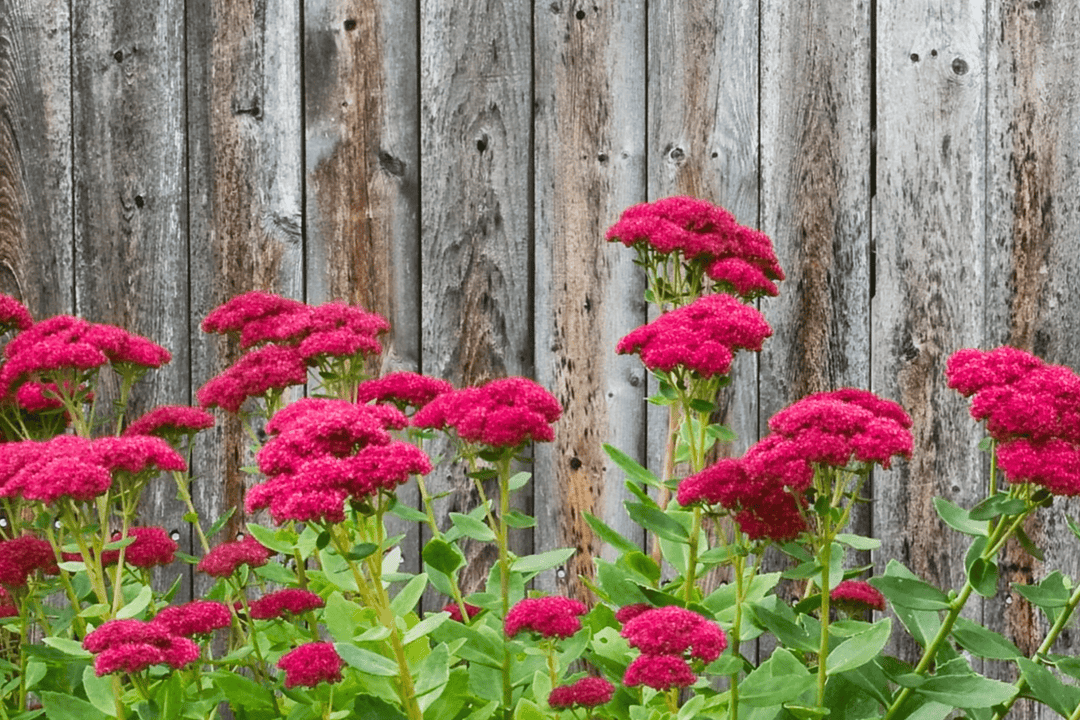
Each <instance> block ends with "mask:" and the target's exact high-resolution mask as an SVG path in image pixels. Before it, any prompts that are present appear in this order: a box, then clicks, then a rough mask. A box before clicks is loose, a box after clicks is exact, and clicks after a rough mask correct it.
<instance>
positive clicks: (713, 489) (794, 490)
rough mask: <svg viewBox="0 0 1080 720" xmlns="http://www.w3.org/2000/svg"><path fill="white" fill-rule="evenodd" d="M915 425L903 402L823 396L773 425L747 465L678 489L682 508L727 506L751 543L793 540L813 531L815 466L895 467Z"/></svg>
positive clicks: (906, 453) (863, 394)
mask: <svg viewBox="0 0 1080 720" xmlns="http://www.w3.org/2000/svg"><path fill="white" fill-rule="evenodd" d="M911 425H912V421H911V418H910V417H909V416H908V415H907V413H905V412H904V410H903V409H902V408H901V407H900V406H899V405H897V404H896V403H894V402H892V401H890V400H884V399H882V398H880V397H878V396H876V395H874V394H873V393H870V392H868V391H866V390H857V389H853V388H845V389H842V390H837V391H834V392H828V393H816V394H814V395H809V396H807V397H805V398H803V399H802V400H799V401H798V402H796V403H794V404H792V405H790V406H788V407H787V408H785V409H784V410H781V411H780V412H778V413H777V414H776V415H774V416H773V417H772V419H770V420H769V429H770V430H772V433H771V434H769V435H767V436H765V437H764V438H762V439H761V440H760V441H759V442H757V443H756V444H755V445H753V446H752V447H751V448H750V449H749V450H748V451H747V452H746V454H745V455H744V456H743V457H742V458H724V459H721V460H720V461H718V462H717V463H715V464H713V465H711V466H709V467H707V468H705V469H704V470H702V471H701V472H699V473H697V474H695V475H691V476H690V477H688V478H686V479H685V480H683V481H682V482H681V483H680V484H679V490H678V500H679V504H680V505H683V506H687V505H693V504H705V505H721V506H723V507H724V508H726V509H728V510H731V511H732V512H734V513H735V520H736V521H737V522H738V523H739V527H740V529H742V531H743V532H745V533H746V534H747V535H748V536H749V537H750V538H751V539H754V540H757V539H769V540H776V541H783V540H790V539H792V538H794V537H796V536H797V535H798V534H799V533H800V532H802V531H803V530H805V529H806V522H805V520H804V519H803V516H802V513H801V512H800V505H802V504H804V503H805V499H804V495H803V494H804V493H805V492H806V491H807V490H808V489H809V488H810V486H811V485H812V483H813V480H814V465H815V464H817V465H825V466H832V467H841V468H842V467H848V466H849V465H850V464H851V463H852V462H853V461H854V462H858V463H867V464H869V463H876V464H880V465H882V466H883V467H889V464H890V463H891V461H892V458H893V457H895V456H898V455H899V456H902V457H910V456H911V449H912V444H913V441H912V437H911V430H910V428H911Z"/></svg>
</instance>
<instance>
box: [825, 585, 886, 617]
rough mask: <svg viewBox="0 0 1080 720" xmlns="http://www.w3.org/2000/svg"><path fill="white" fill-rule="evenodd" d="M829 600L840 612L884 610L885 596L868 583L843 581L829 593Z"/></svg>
mask: <svg viewBox="0 0 1080 720" xmlns="http://www.w3.org/2000/svg"><path fill="white" fill-rule="evenodd" d="M829 599H830V600H831V601H832V602H833V603H835V604H836V606H837V607H839V608H840V609H841V610H846V611H848V612H860V611H863V610H878V611H881V612H884V610H885V596H884V595H882V594H881V592H880V591H879V590H878V589H877V588H875V587H874V586H873V585H871V584H870V583H868V582H864V581H862V580H844V581H843V582H841V583H840V584H839V585H837V586H836V587H834V588H833V589H832V590H831V591H830V592H829Z"/></svg>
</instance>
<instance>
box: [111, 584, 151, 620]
mask: <svg viewBox="0 0 1080 720" xmlns="http://www.w3.org/2000/svg"><path fill="white" fill-rule="evenodd" d="M153 597H154V589H153V588H151V587H150V586H149V585H143V587H142V590H140V591H139V594H138V595H136V596H135V598H134V599H133V600H132V601H131V602H129V603H128V604H127V605H125V606H124V607H122V608H120V609H119V610H117V612H116V617H117V618H118V619H126V618H133V617H135V616H136V615H138V614H139V613H141V612H142V611H143V610H145V609H146V608H147V607H148V606H149V605H150V600H151V599H153Z"/></svg>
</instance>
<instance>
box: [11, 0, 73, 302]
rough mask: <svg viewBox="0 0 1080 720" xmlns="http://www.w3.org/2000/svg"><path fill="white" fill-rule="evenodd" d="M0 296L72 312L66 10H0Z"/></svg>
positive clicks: (52, 6)
mask: <svg viewBox="0 0 1080 720" xmlns="http://www.w3.org/2000/svg"><path fill="white" fill-rule="evenodd" d="M0 115H2V116H3V117H4V118H5V121H4V122H3V123H0V292H3V293H5V294H7V295H11V296H13V297H15V298H17V299H18V300H20V301H22V302H23V303H24V304H25V305H26V306H27V308H28V309H29V310H30V313H31V314H32V315H33V316H34V318H35V319H43V318H45V317H49V316H51V315H56V314H59V313H70V312H72V311H73V309H74V303H75V299H74V294H73V287H74V283H73V279H72V275H73V273H74V263H73V261H72V247H73V245H72V238H73V234H72V223H73V217H72V201H71V132H72V129H71V17H70V14H69V12H68V3H66V2H60V1H59V0H53V1H50V2H37V1H35V2H10V3H4V4H3V6H0Z"/></svg>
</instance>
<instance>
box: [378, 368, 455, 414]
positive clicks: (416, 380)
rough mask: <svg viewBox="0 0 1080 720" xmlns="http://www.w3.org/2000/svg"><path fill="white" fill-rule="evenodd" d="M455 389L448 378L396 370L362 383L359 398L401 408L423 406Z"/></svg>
mask: <svg viewBox="0 0 1080 720" xmlns="http://www.w3.org/2000/svg"><path fill="white" fill-rule="evenodd" d="M453 389H454V386H453V385H451V384H450V383H448V382H447V381H446V380H440V379H438V378H433V377H428V376H426V375H419V374H417V373H413V372H396V373H390V374H389V375H384V376H383V377H381V378H378V379H376V380H368V381H366V382H363V383H360V387H359V388H358V389H357V400H358V401H359V402H362V403H363V402H370V401H372V400H375V401H377V402H389V403H394V404H395V405H397V406H398V408H399V409H401V410H404V409H405V407H414V408H422V407H424V406H425V405H427V404H428V403H429V402H431V401H432V400H434V399H435V398H437V397H438V396H440V395H445V394H446V393H448V392H451V391H452V390H453Z"/></svg>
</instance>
